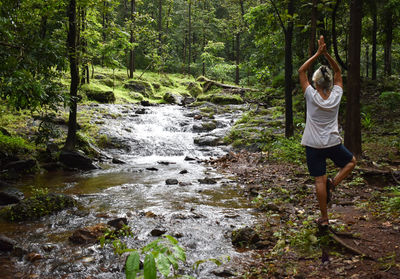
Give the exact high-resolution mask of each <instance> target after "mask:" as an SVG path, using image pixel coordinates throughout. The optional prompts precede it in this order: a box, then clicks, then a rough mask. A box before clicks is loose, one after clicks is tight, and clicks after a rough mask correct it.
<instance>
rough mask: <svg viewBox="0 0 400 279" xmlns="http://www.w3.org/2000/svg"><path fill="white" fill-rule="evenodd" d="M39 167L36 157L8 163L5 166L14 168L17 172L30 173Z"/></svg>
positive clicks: (5, 167) (10, 168)
mask: <svg viewBox="0 0 400 279" xmlns="http://www.w3.org/2000/svg"><path fill="white" fill-rule="evenodd" d="M36 167H37V161H36V160H34V159H28V160H20V161H16V162H11V163H8V164H7V165H5V166H4V167H3V169H6V170H13V171H15V172H17V173H29V172H32V170H33V169H34V168H36Z"/></svg>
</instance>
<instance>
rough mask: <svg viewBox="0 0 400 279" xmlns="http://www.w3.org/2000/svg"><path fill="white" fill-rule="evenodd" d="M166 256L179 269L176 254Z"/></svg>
mask: <svg viewBox="0 0 400 279" xmlns="http://www.w3.org/2000/svg"><path fill="white" fill-rule="evenodd" d="M166 257H167V258H168V260H169V262H170V263H171V264H172V266H173V267H174V269H175V270H177V269H178V268H179V266H178V262H177V261H176V258H175V256H174V255H166Z"/></svg>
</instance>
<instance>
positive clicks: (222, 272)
mask: <svg viewBox="0 0 400 279" xmlns="http://www.w3.org/2000/svg"><path fill="white" fill-rule="evenodd" d="M212 273H213V274H214V275H215V276H218V277H224V278H226V277H233V276H235V273H234V272H233V271H232V270H229V269H227V268H225V267H220V268H217V269H215V270H213V271H212Z"/></svg>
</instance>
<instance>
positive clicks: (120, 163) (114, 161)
mask: <svg viewBox="0 0 400 279" xmlns="http://www.w3.org/2000/svg"><path fill="white" fill-rule="evenodd" d="M112 163H113V164H119V165H123V164H126V163H125V162H124V161H122V160H121V159H118V158H113V159H112Z"/></svg>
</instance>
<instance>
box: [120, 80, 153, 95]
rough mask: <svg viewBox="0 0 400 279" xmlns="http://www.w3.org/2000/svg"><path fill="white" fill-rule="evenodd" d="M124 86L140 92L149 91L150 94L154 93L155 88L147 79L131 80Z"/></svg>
mask: <svg viewBox="0 0 400 279" xmlns="http://www.w3.org/2000/svg"><path fill="white" fill-rule="evenodd" d="M124 88H126V89H129V90H132V91H135V92H139V93H147V94H148V95H153V88H152V87H151V85H150V83H148V82H147V81H142V80H129V81H128V82H126V83H125V84H124Z"/></svg>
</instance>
